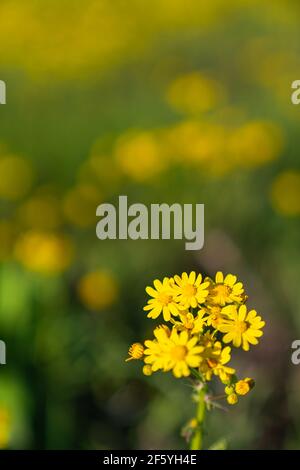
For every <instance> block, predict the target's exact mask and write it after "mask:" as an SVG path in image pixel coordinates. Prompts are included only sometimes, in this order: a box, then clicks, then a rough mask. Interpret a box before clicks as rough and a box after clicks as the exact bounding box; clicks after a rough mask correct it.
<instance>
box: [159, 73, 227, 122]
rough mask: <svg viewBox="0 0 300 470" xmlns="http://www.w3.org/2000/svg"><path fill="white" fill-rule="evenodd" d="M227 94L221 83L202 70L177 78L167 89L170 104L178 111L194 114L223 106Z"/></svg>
mask: <svg viewBox="0 0 300 470" xmlns="http://www.w3.org/2000/svg"><path fill="white" fill-rule="evenodd" d="M225 96H226V93H225V90H224V87H223V86H222V84H221V83H219V82H218V81H217V80H215V79H213V78H210V77H208V76H206V75H204V74H202V73H200V72H193V73H190V74H186V75H183V76H180V77H178V78H176V79H175V80H174V81H173V82H172V83H171V85H170V86H169V88H168V91H167V101H168V103H169V104H170V106H172V107H173V108H174V109H176V110H177V111H180V112H183V113H186V114H192V115H193V114H200V113H203V112H206V111H210V110H212V109H214V108H216V107H217V106H221V105H222V104H223V103H224V101H225Z"/></svg>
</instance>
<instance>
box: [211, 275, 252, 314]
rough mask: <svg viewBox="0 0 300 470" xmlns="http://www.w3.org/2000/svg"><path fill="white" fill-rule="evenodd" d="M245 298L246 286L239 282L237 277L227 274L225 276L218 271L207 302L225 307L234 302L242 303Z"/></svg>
mask: <svg viewBox="0 0 300 470" xmlns="http://www.w3.org/2000/svg"><path fill="white" fill-rule="evenodd" d="M244 300H245V297H244V287H243V284H242V283H241V282H237V277H236V276H234V275H233V274H227V276H225V278H224V274H223V273H222V272H221V271H218V272H217V274H216V277H215V282H211V283H210V287H209V295H208V298H207V303H208V304H213V305H219V306H221V307H223V306H225V305H226V304H231V303H233V302H238V303H242V302H243V301H244Z"/></svg>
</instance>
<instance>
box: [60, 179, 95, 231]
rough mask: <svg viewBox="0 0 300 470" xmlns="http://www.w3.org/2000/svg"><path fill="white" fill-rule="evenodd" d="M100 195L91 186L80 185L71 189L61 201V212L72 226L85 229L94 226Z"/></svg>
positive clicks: (93, 186)
mask: <svg viewBox="0 0 300 470" xmlns="http://www.w3.org/2000/svg"><path fill="white" fill-rule="evenodd" d="M101 200H102V195H101V193H100V191H99V190H98V188H97V187H96V186H95V185H92V184H80V185H78V186H76V187H75V188H74V189H71V190H70V191H69V192H68V193H67V194H66V195H65V198H64V200H63V212H64V214H65V217H66V219H67V220H68V221H69V222H71V223H72V224H74V225H76V226H78V227H80V228H86V227H90V226H92V225H95V224H96V220H97V219H96V208H97V206H98V205H99V204H100V203H101Z"/></svg>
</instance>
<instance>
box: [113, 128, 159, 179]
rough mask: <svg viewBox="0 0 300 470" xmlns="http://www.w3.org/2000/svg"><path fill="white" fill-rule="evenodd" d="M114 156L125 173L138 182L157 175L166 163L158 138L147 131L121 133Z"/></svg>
mask: <svg viewBox="0 0 300 470" xmlns="http://www.w3.org/2000/svg"><path fill="white" fill-rule="evenodd" d="M115 157H116V160H117V162H118V164H119V166H120V169H121V170H122V171H123V172H124V173H125V175H127V176H129V177H130V178H132V179H133V180H135V181H138V182H143V181H146V180H149V179H150V180H151V179H153V178H155V177H157V176H159V175H160V173H161V172H162V171H163V170H164V169H165V168H166V165H167V160H166V156H165V154H164V153H163V149H162V147H161V145H160V141H159V139H158V138H157V137H156V135H155V133H151V132H149V131H148V132H147V131H143V132H130V131H129V132H128V133H127V134H125V135H122V136H121V137H120V138H119V139H118V140H117V142H116V147H115Z"/></svg>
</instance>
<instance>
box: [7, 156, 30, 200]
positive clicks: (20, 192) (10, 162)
mask: <svg viewBox="0 0 300 470" xmlns="http://www.w3.org/2000/svg"><path fill="white" fill-rule="evenodd" d="M0 175H1V178H0V198H2V199H8V200H16V199H20V198H21V197H23V196H24V195H25V194H26V193H27V192H28V190H29V189H30V187H31V184H32V181H33V169H32V166H31V164H30V163H29V161H28V160H26V159H25V158H23V157H19V156H17V155H4V156H1V157H0Z"/></svg>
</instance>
